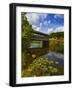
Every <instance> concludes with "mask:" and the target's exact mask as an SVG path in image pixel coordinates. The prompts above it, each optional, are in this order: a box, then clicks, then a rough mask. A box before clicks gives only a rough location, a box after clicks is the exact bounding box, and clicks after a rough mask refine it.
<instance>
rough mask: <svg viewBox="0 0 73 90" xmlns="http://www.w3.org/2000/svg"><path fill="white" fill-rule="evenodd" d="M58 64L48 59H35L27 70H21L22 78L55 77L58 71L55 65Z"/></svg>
mask: <svg viewBox="0 0 73 90" xmlns="http://www.w3.org/2000/svg"><path fill="white" fill-rule="evenodd" d="M58 64H59V62H56V61H52V60H48V58H41V57H40V58H38V59H35V60H34V61H33V62H32V63H31V64H30V65H29V66H28V69H27V70H23V72H22V76H23V77H30V76H31V77H32V76H52V75H57V74H58V73H59V72H60V71H59V68H58V67H57V65H58Z"/></svg>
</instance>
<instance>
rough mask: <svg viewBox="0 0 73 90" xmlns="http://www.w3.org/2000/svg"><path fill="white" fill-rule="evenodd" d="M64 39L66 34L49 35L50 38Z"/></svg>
mask: <svg viewBox="0 0 73 90" xmlns="http://www.w3.org/2000/svg"><path fill="white" fill-rule="evenodd" d="M56 37H57V38H60V37H62V38H64V32H56V33H52V34H50V35H49V38H56Z"/></svg>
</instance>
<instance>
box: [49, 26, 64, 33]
mask: <svg viewBox="0 0 73 90" xmlns="http://www.w3.org/2000/svg"><path fill="white" fill-rule="evenodd" d="M56 32H64V27H63V26H60V27H57V28H56V29H53V28H50V29H48V32H47V33H48V34H51V33H56Z"/></svg>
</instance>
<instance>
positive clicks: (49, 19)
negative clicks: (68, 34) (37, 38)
mask: <svg viewBox="0 0 73 90" xmlns="http://www.w3.org/2000/svg"><path fill="white" fill-rule="evenodd" d="M26 17H27V20H28V21H29V23H30V24H31V25H32V27H33V29H34V30H36V31H40V32H43V33H47V34H50V33H52V32H63V31H64V15H63V14H49V13H26Z"/></svg>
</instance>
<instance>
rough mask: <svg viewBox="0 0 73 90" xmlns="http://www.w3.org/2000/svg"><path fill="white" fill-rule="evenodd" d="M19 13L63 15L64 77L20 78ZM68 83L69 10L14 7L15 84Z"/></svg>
mask: <svg viewBox="0 0 73 90" xmlns="http://www.w3.org/2000/svg"><path fill="white" fill-rule="evenodd" d="M21 12H37V13H55V14H64V76H47V77H29V78H21ZM60 81H69V10H67V9H52V8H36V7H31V8H30V7H25V6H24V7H16V84H25V83H27V84H28V83H38V82H60Z"/></svg>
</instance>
